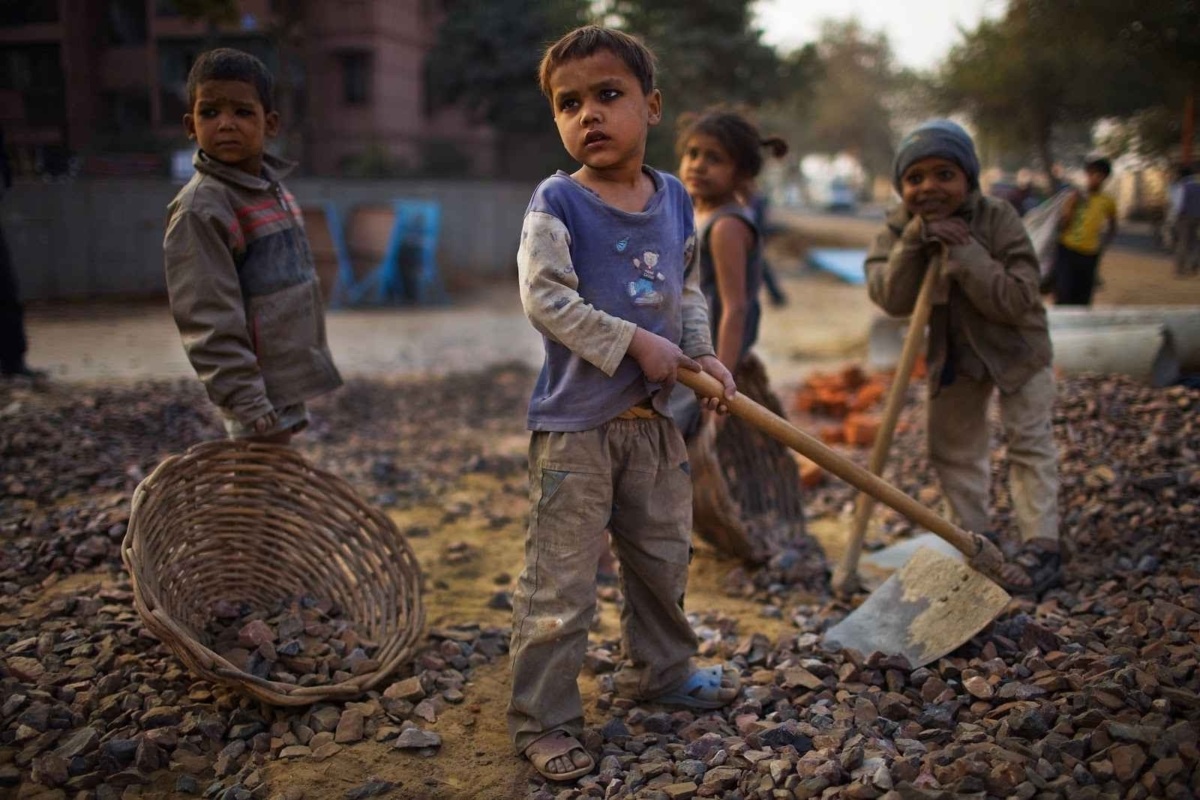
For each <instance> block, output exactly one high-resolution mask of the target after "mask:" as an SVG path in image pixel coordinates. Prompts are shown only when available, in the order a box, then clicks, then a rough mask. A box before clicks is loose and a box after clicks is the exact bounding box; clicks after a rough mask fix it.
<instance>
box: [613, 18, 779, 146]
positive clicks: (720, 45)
mask: <svg viewBox="0 0 1200 800" xmlns="http://www.w3.org/2000/svg"><path fill="white" fill-rule="evenodd" d="M752 5H753V3H752V2H751V0H608V2H607V3H605V4H604V6H603V10H604V15H603V16H604V18H605V19H606V20H609V21H611V22H612V23H614V24H616V25H618V26H619V27H620V28H621V29H623V30H625V31H628V32H629V33H631V34H634V35H636V36H638V37H640V38H641V39H642V40H643V41H644V42H645V43H646V44H647V45H648V46H649V47H650V48H651V49H652V50H653V51H654V54H655V56H656V58H657V61H658V75H657V78H658V85H659V88H660V89H661V90H662V93H663V109H664V112H663V121H662V123H660V124H659V126H658V128H657V129H655V130H654V131H652V132H651V138H650V143H649V145H648V148H647V161H648V162H649V163H651V164H654V165H655V166H658V167H660V168H663V169H667V168H672V167H673V166H674V165H675V148H674V142H675V124H676V121H677V120H678V118H679V115H680V114H681V113H682V112H685V111H700V110H702V109H704V108H705V107H707V106H710V105H715V104H725V105H744V106H754V105H758V104H760V103H762V102H764V101H766V100H769V99H777V98H780V97H782V96H783V95H784V94H785V91H786V87H787V84H788V82H789V81H790V80H791V79H792V78H793V77H795V76H793V75H792V74H790V72H789V69H788V65H787V64H786V63H784V62H783V61H781V60H780V58H779V56H778V55H777V54H776V53H775V51H774V50H773V49H772V48H771V47H769V46H768V45H766V44H764V43H763V42H762V32H761V31H759V30H758V29H757V28H755V27H754V25H753V13H752V10H751V6H752Z"/></svg>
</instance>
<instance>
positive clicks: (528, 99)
mask: <svg viewBox="0 0 1200 800" xmlns="http://www.w3.org/2000/svg"><path fill="white" fill-rule="evenodd" d="M585 6H586V4H585V2H583V0H503V1H502V2H498V1H497V0H444V2H443V3H442V8H443V11H444V14H445V20H444V22H443V23H442V25H441V27H440V28H439V29H438V36H437V42H436V43H435V44H434V47H433V49H432V50H431V51H430V54H429V57H428V58H427V59H426V62H425V70H426V89H427V92H428V98H429V103H430V105H431V107H433V108H435V109H436V108H440V107H443V106H449V105H459V106H461V107H463V108H465V109H466V110H467V111H468V112H469V113H470V114H472V115H473V116H474V117H475V118H476V119H478V120H480V121H482V122H487V123H489V124H491V125H493V126H495V127H496V128H497V129H498V130H500V131H502V132H505V133H542V132H545V131H546V130H547V129H549V128H550V125H551V123H550V111H549V105H548V103H547V101H546V99H545V98H544V97H542V94H541V92H540V90H539V89H538V85H537V67H538V63H539V62H540V61H541V57H542V51H543V50H544V49H545V47H546V45H547V44H548V43H549V42H551V41H553V40H554V39H556V38H557V37H558V36H560V35H562V34H563V33H565V32H566V31H567V30H569V29H571V28H572V27H575V26H576V25H579V24H581V22H582V21H583V19H584V12H585Z"/></svg>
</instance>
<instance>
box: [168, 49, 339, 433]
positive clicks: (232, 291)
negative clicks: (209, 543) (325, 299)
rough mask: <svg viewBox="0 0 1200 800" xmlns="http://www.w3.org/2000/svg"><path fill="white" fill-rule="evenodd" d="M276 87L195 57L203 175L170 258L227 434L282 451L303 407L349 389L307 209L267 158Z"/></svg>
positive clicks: (186, 333) (246, 59)
mask: <svg viewBox="0 0 1200 800" xmlns="http://www.w3.org/2000/svg"><path fill="white" fill-rule="evenodd" d="M273 86H274V79H273V78H272V77H271V73H270V72H269V71H268V70H267V68H266V66H264V65H263V63H262V62H261V61H259V60H258V59H257V58H255V57H254V56H252V55H250V54H248V53H244V52H241V51H240V50H233V49H229V48H220V49H217V50H211V51H209V52H207V53H204V54H202V55H201V56H200V57H199V58H198V59H196V63H195V64H194V65H193V66H192V70H191V72H190V73H189V74H188V81H187V89H188V106H189V109H190V110H189V112H188V113H187V114H185V115H184V118H183V124H184V126H185V127H186V128H187V132H188V137H189V138H191V139H195V140H196V142H197V143H198V144H199V146H200V149H199V151H198V152H197V153H196V156H195V158H194V160H193V164H194V165H195V167H196V174H195V175H194V176H192V179H191V180H190V181H188V183H187V185H186V186H184V187H183V189H182V190H180V192H179V194H178V195H176V196H175V199H174V200H172V201H171V204H170V205H169V206H168V207H167V208H168V211H169V212H170V217H169V220H168V222H167V233H166V238H165V239H164V241H163V250H164V256H165V263H166V272H167V292H168V294H169V296H170V301H171V313H172V315H173V316H174V317H175V323H176V325H178V327H179V333H180V335H181V336H182V337H183V345H184V348H185V349H186V350H187V354H188V359H189V360H190V361H191V362H192V366H193V367H194V368H195V370H196V374H197V375H198V376H199V377H200V380H201V381H203V382H204V387H205V389H207V390H208V396H209V397H210V398H211V399H212V401H213V402H214V403H216V405H217V407H218V408H220V410H221V415H222V416H223V417H224V420H225V429H226V431H227V432H228V433H229V435H230V437H232V438H254V439H258V440H262V441H271V442H276V443H285V444H286V443H287V442H288V441H289V440H290V439H291V436H292V434H293V433H296V432H298V431H300V430H302V429H303V428H304V427H305V426H306V425H307V424H308V413H307V411H306V409H305V405H304V403H305V401H306V400H309V399H311V398H313V397H316V396H317V395H320V394H324V393H325V392H328V391H331V390H333V389H336V388H337V387H338V386H340V385H341V382H342V381H341V378H340V377H339V375H338V372H337V368H336V367H334V365H333V358H332V356H331V355H330V353H329V347H328V345H327V343H326V340H325V317H324V311H323V309H322V300H321V292H320V287H319V285H318V282H317V274H316V270H315V268H314V266H313V257H312V251H311V250H310V248H309V245H308V237H307V236H306V235H305V233H304V227H303V223H302V218H301V216H300V209H299V207H298V206H297V205H296V201H295V198H293V197H292V195H291V194H290V193H289V192H288V191H287V190H286V189H285V188H284V187H283V184H282V183H281V182H280V181H281V179H282V177H283V176H284V175H286V174H287V172H289V171H290V170H291V168H292V167H293V165H292V164H290V163H289V162H286V161H283V160H282V159H279V158H276V157H275V156H272V155H270V154H269V153H266V152H264V145H265V142H266V139H267V137H269V136H274V135H275V134H276V132H277V131H278V129H279V113H278V112H277V111H275V110H274V109H273V107H272V101H271V97H272V91H273Z"/></svg>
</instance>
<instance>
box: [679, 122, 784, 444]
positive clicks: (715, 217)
mask: <svg viewBox="0 0 1200 800" xmlns="http://www.w3.org/2000/svg"><path fill="white" fill-rule="evenodd" d="M681 123H682V126H681V130H680V134H679V138H678V139H677V140H676V149H677V151H678V153H679V177H680V179H681V180H682V181H683V185H684V187H685V188H686V189H687V191H688V194H689V195H690V196H691V198H692V207H693V208H694V209H695V212H696V256H695V260H694V261H693V265H692V269H699V270H700V288H701V290H702V291H703V292H704V296H705V297H706V298H707V300H708V312H709V320H710V321H711V324H712V328H713V343H714V345H715V347H716V349H717V358H718V359H720V361H721V363H722V364H724V365H725V366H726V368H728V369H729V371H730V372H736V371H737V368H738V365H739V364H741V363H742V361H743V359H744V358H745V357H746V355H747V354H748V353H749V351H750V348H751V346H752V345H753V344H754V342H755V340H756V339H757V338H758V324H759V318H760V316H761V311H762V309H761V305H760V303H759V299H758V298H759V294H760V290H761V289H762V283H763V260H762V239H761V232H760V231H759V228H758V226H757V225H756V224H755V219H754V212H753V210H752V209H751V208H749V207H748V206H747V205H746V204H745V203H744V202H743V199H744V198H748V197H750V196H751V194H752V192H753V186H754V179H755V178H756V177H757V176H758V173H759V171H760V170H761V169H762V166H763V150H764V149H767V150H769V151H770V152H771V153H772V154H773V155H775V156H776V157H780V156H783V155H784V154H786V153H787V143H786V142H784V141H783V139H781V138H779V137H778V136H770V137H766V138H764V137H762V136H761V135H760V134H759V132H758V129H757V128H755V126H754V125H753V124H752V123H751V122H750V121H749V120H747V119H746V118H745V117H744V116H742V115H741V114H739V113H737V112H736V111H731V110H726V109H710V110H708V111H705V112H704V113H702V114H700V115H692V116H690V117H687V116H685V117H684V118H683V120H681ZM675 395H676V397H673V398H672V399H678V400H680V401H683V400H685V399H686V400H687V401H690V402H687V403H680V404H678V405H679V406H683V405H687V406H692V408H685V407H678V406H673V408H672V413H673V415H674V416H675V419H676V422H677V423H678V424H679V426H680V429H681V430H682V431H683V432H684V435H685V436H687V435H689V434H690V433H693V432H694V431H695V428H696V426H697V425H698V423H699V407H698V406H697V405H696V404H695V401H694V398H691V397H686V398H685V397H683V396H686V395H690V392H676V393H675ZM676 410H678V411H679V412H680V413H678V414H675V413H674V412H675V411H676Z"/></svg>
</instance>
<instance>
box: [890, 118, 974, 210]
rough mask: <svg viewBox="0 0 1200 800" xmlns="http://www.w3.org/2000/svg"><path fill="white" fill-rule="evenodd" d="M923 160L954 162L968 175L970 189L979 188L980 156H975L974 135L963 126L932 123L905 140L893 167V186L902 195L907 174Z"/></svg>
mask: <svg viewBox="0 0 1200 800" xmlns="http://www.w3.org/2000/svg"><path fill="white" fill-rule="evenodd" d="M923 158H944V159H946V160H947V161H953V162H954V163H955V164H958V166H960V167H962V171H963V172H965V173H966V175H967V184H968V186H970V188H971V189H978V188H979V156H977V155H976V154H975V143H974V142H973V141H971V135H970V134H969V133H967V132H966V131H964V130H963V129H962V126H961V125H959V124H957V123H954V122H951V121H950V120H948V119H931V120H929V121H928V122H922V123H921V124H920V125H918V126H917V128H916V129H915V130H914V131H913V132H912V133H910V134H909V135H908V136H905V137H904V141H902V142H900V147H899V149H898V150H897V151H896V161H895V163H894V164H893V165H892V183H893V185H894V186H895V187H896V191H897V192H899V191H901V188H900V178H901V176H903V175H904V171H905V170H907V169H908V168H909V167H911V166H912V165H913V164H915V163H917V162H918V161H920V160H921V159H923Z"/></svg>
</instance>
